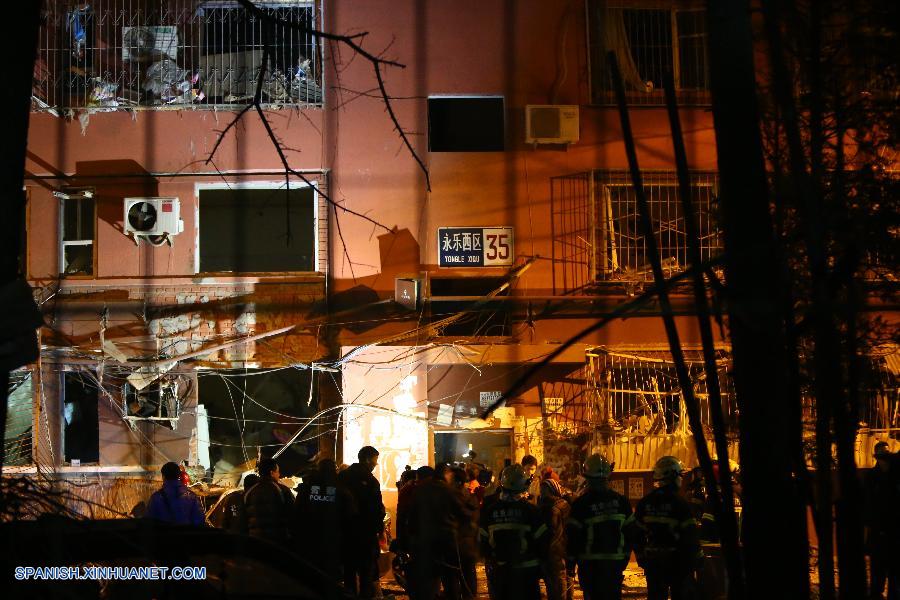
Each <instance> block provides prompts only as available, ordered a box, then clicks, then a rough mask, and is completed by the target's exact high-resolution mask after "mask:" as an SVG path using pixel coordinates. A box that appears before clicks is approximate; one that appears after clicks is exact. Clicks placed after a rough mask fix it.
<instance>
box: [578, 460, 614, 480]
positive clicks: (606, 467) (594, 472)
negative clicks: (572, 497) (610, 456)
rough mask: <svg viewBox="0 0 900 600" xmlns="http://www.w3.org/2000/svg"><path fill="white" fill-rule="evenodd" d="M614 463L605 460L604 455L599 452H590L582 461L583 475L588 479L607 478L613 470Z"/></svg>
mask: <svg viewBox="0 0 900 600" xmlns="http://www.w3.org/2000/svg"><path fill="white" fill-rule="evenodd" d="M615 466H616V465H615V463H611V462H609V461H608V460H606V457H604V456H600V455H599V454H591V455H590V456H589V457H588V459H587V460H586V461H584V476H585V477H586V478H588V479H609V475H610V474H611V473H612V472H613V467H615Z"/></svg>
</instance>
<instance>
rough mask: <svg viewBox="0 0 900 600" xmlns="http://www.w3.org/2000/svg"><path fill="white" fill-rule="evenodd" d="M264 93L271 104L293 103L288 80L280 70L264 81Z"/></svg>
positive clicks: (276, 70) (273, 72)
mask: <svg viewBox="0 0 900 600" xmlns="http://www.w3.org/2000/svg"><path fill="white" fill-rule="evenodd" d="M262 93H263V96H265V97H266V98H268V101H269V102H272V103H275V104H285V103H287V102H290V101H291V95H290V93H289V87H288V79H287V77H285V76H284V73H282V72H281V71H279V70H278V69H275V70H274V71H272V74H271V75H269V76H268V77H266V79H265V81H263V85H262Z"/></svg>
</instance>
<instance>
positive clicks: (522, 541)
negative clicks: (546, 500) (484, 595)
mask: <svg viewBox="0 0 900 600" xmlns="http://www.w3.org/2000/svg"><path fill="white" fill-rule="evenodd" d="M529 483H530V481H529V479H528V476H527V475H526V474H525V470H524V469H523V468H522V465H511V466H509V467H506V468H505V469H503V472H502V473H501V474H500V493H499V497H498V498H497V499H496V500H495V501H493V502H491V503H490V504H489V505H486V506H485V507H483V509H482V512H481V518H480V523H479V526H480V528H479V536H480V539H481V550H482V554H483V556H484V559H485V572H486V573H487V578H488V590H489V592H490V595H491V598H492V599H493V600H507V599H509V600H538V599H539V598H540V597H541V591H540V586H539V584H538V579H539V577H540V568H539V565H540V559H541V555H542V554H543V552H541V551H540V547H541V545H542V543H543V542H544V537H545V536H546V533H547V526H546V525H544V524H543V522H542V520H541V515H540V511H539V510H538V508H537V507H536V506H534V505H533V504H531V503H529V502H528V501H527V500H525V493H526V492H527V491H528V485H529Z"/></svg>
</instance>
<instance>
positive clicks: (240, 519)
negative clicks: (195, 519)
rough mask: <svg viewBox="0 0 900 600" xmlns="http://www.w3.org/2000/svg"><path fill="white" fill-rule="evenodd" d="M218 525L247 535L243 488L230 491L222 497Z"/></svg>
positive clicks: (226, 529) (232, 531) (231, 531)
mask: <svg viewBox="0 0 900 600" xmlns="http://www.w3.org/2000/svg"><path fill="white" fill-rule="evenodd" d="M219 526H220V527H221V528H222V529H224V530H225V531H228V532H230V533H239V534H242V535H247V510H246V508H245V507H244V490H236V491H234V492H231V493H230V494H228V495H227V496H225V498H223V499H222V516H221V518H220V521H219Z"/></svg>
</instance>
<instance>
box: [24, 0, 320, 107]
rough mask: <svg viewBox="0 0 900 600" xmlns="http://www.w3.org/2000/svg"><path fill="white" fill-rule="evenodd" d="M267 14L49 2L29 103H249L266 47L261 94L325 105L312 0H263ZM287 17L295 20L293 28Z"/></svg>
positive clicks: (106, 1)
mask: <svg viewBox="0 0 900 600" xmlns="http://www.w3.org/2000/svg"><path fill="white" fill-rule="evenodd" d="M257 6H258V7H259V8H260V10H262V11H263V12H265V13H266V14H268V15H270V16H271V17H272V20H271V21H268V20H266V19H262V18H260V17H258V16H257V15H255V14H252V13H250V12H248V11H247V10H246V9H244V8H243V7H241V6H240V4H238V2H235V1H233V0H200V1H194V0H98V1H97V2H91V3H89V4H87V3H84V2H75V1H74V0H51V1H50V2H48V3H47V7H46V9H45V14H44V25H43V27H42V28H41V33H40V41H39V47H38V60H37V62H36V65H35V75H34V85H33V107H34V108H35V109H36V110H64V109H73V110H77V109H91V110H117V109H136V108H143V107H152V108H162V107H167V108H188V107H191V108H204V107H210V108H215V107H223V106H224V107H227V106H230V105H241V104H246V103H247V102H248V101H249V100H250V99H252V97H253V95H254V93H255V91H256V81H257V78H258V75H259V69H260V67H261V63H262V58H263V50H264V48H265V47H266V45H268V47H269V49H270V61H269V63H268V66H267V69H266V76H265V77H264V79H263V86H262V96H263V97H262V101H263V103H264V104H266V105H269V106H273V105H274V106H280V105H305V106H308V105H319V104H321V103H322V87H321V83H322V81H321V69H322V65H321V56H320V52H319V47H318V41H317V40H316V38H315V37H314V36H312V35H311V34H310V33H309V30H310V29H313V28H315V29H318V28H319V11H318V10H316V9H317V6H318V3H317V2H316V1H313V0H266V1H265V2H258V3H257ZM286 24H294V25H298V26H299V28H296V27H291V26H288V25H286Z"/></svg>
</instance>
